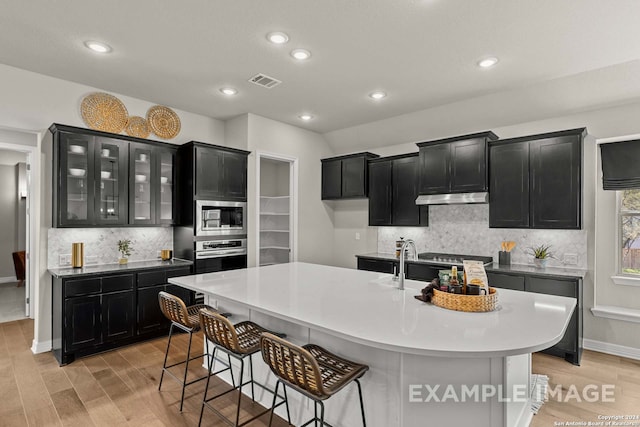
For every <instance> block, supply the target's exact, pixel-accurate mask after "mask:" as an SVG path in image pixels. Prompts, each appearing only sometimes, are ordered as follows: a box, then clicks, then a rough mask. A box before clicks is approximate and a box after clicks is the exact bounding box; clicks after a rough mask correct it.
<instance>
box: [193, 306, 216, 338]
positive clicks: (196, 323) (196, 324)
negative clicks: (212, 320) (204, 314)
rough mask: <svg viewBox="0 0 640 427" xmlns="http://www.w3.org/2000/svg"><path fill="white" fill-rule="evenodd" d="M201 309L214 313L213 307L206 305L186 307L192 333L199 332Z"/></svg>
mask: <svg viewBox="0 0 640 427" xmlns="http://www.w3.org/2000/svg"><path fill="white" fill-rule="evenodd" d="M203 308H206V309H207V310H213V311H215V309H214V308H213V307H210V306H208V305H206V304H195V305H190V306H188V307H187V313H188V316H187V318H188V319H189V323H190V324H191V325H192V327H193V328H194V332H195V331H199V330H200V310H202V309H203Z"/></svg>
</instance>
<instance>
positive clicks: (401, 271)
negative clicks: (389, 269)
mask: <svg viewBox="0 0 640 427" xmlns="http://www.w3.org/2000/svg"><path fill="white" fill-rule="evenodd" d="M407 246H411V247H413V259H414V260H415V259H416V258H417V257H418V251H417V249H416V244H415V242H414V241H413V240H411V239H407V240H405V241H404V243H403V244H402V247H401V248H400V267H399V272H398V276H400V283H399V284H398V289H400V290H401V291H404V260H405V256H404V251H405V249H406V248H407Z"/></svg>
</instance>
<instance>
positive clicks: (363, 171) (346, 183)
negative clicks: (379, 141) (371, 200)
mask: <svg viewBox="0 0 640 427" xmlns="http://www.w3.org/2000/svg"><path fill="white" fill-rule="evenodd" d="M377 157H379V156H378V155H377V154H373V153H366V152H365V153H356V154H350V155H348V156H340V157H331V158H328V159H322V200H333V199H356V198H364V197H367V195H368V190H369V188H368V187H369V182H368V181H369V180H368V167H367V161H368V160H369V159H375V158H377Z"/></svg>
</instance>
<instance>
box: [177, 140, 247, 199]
mask: <svg viewBox="0 0 640 427" xmlns="http://www.w3.org/2000/svg"><path fill="white" fill-rule="evenodd" d="M248 155H249V151H244V150H238V149H235V148H230V147H223V146H220V145H212V144H205V143H202V142H196V141H191V142H189V143H187V144H184V145H181V146H180V148H179V149H178V168H179V174H178V176H179V180H180V190H181V192H182V193H183V196H184V198H183V202H184V203H188V204H190V205H191V204H193V200H194V199H196V200H234V201H246V200H247V156H248ZM181 207H182V206H181Z"/></svg>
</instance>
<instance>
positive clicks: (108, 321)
mask: <svg viewBox="0 0 640 427" xmlns="http://www.w3.org/2000/svg"><path fill="white" fill-rule="evenodd" d="M188 274H190V267H188V266H187V267H173V268H171V267H165V268H154V269H146V270H138V271H133V272H127V273H117V274H115V273H110V274H90V275H86V276H80V277H75V276H74V277H68V278H67V277H62V278H61V277H54V278H53V280H52V282H53V295H52V296H53V298H52V299H53V306H52V323H53V325H52V335H53V339H52V342H53V345H52V347H53V353H54V355H55V357H56V359H57V360H58V362H59V363H60V364H61V365H64V364H67V363H71V362H72V361H73V360H74V359H75V358H76V357H81V356H86V355H89V354H94V353H98V352H101V351H105V350H109V349H112V348H115V347H120V346H123V345H127V344H131V343H133V342H136V341H140V340H142V339H147V338H151V337H155V336H159V335H162V334H166V333H167V332H168V327H169V323H168V321H167V320H166V319H164V316H163V315H162V313H161V311H160V306H159V304H158V292H160V291H161V290H167V291H169V292H171V293H173V294H174V295H177V296H179V297H180V298H182V299H183V300H184V302H185V304H187V305H189V304H193V302H194V300H195V295H194V293H193V292H192V291H189V290H187V289H184V288H181V287H179V286H175V285H169V284H168V283H167V279H168V278H169V277H175V276H182V275H188Z"/></svg>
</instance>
